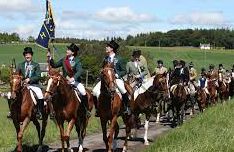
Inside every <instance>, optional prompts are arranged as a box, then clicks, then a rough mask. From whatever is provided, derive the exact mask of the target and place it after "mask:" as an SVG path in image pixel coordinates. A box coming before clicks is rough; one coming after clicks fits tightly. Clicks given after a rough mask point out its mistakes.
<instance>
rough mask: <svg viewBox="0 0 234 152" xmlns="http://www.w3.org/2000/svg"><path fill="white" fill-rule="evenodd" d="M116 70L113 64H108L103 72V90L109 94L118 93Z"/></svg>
mask: <svg viewBox="0 0 234 152" xmlns="http://www.w3.org/2000/svg"><path fill="white" fill-rule="evenodd" d="M115 80H116V79H115V70H114V64H113V63H106V64H105V65H104V66H103V68H102V70H101V84H102V85H101V88H102V87H105V88H106V89H107V91H108V92H109V93H113V92H115V91H116V81H115Z"/></svg>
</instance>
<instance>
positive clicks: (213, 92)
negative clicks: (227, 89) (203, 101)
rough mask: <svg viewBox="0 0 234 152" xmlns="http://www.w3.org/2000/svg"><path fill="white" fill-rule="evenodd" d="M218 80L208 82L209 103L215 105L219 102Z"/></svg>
mask: <svg viewBox="0 0 234 152" xmlns="http://www.w3.org/2000/svg"><path fill="white" fill-rule="evenodd" d="M216 82H217V81H216V80H208V82H207V89H208V91H209V103H210V104H212V105H215V104H216V102H217V101H218V92H217V85H216Z"/></svg>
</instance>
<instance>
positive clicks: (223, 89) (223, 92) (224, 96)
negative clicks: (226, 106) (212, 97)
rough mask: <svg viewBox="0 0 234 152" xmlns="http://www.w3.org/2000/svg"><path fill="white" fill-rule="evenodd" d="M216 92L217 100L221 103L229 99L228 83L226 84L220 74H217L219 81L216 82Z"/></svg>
mask: <svg viewBox="0 0 234 152" xmlns="http://www.w3.org/2000/svg"><path fill="white" fill-rule="evenodd" d="M218 84H219V87H218V92H219V98H220V100H221V102H224V101H227V100H228V97H229V88H230V87H229V83H228V82H226V79H224V76H223V74H222V73H219V80H218Z"/></svg>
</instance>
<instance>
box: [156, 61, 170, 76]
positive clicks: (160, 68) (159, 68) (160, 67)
mask: <svg viewBox="0 0 234 152" xmlns="http://www.w3.org/2000/svg"><path fill="white" fill-rule="evenodd" d="M157 64H158V65H157V67H156V68H155V75H157V74H164V73H166V74H167V72H168V70H167V68H166V67H164V65H163V61H162V60H158V61H157Z"/></svg>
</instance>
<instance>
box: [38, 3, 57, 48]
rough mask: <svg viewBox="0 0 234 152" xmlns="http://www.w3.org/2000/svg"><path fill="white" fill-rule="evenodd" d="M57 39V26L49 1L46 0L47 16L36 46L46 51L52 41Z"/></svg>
mask: <svg viewBox="0 0 234 152" xmlns="http://www.w3.org/2000/svg"><path fill="white" fill-rule="evenodd" d="M54 38H55V24H54V19H53V14H52V7H51V3H50V2H49V0H46V15H45V20H44V22H43V25H42V27H41V30H40V33H39V35H38V37H37V39H36V44H37V45H39V46H40V47H43V48H45V49H47V48H48V45H49V42H50V40H51V39H54Z"/></svg>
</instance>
